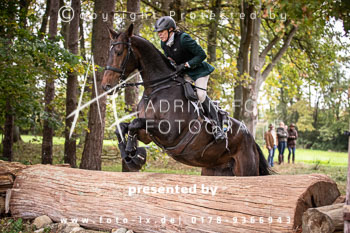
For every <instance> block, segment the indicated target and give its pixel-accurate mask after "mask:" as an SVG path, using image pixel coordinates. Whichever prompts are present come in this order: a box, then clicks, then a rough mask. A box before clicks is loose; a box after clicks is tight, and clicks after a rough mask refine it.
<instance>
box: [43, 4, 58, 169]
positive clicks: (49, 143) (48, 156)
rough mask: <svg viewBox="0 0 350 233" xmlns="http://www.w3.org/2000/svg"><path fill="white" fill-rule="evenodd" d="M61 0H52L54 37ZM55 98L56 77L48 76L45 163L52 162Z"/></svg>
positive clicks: (50, 36)
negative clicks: (52, 121)
mask: <svg viewBox="0 0 350 233" xmlns="http://www.w3.org/2000/svg"><path fill="white" fill-rule="evenodd" d="M58 8H59V1H58V0H51V10H50V23H49V38H50V39H54V37H55V36H56V35H57V20H58ZM54 98H55V79H54V77H46V84H45V97H44V101H45V113H46V119H44V127H43V143H42V152H41V161H42V163H43V164H52V147H53V134H54V129H53V126H52V123H50V121H51V120H52V118H53V116H54V108H53V100H54Z"/></svg>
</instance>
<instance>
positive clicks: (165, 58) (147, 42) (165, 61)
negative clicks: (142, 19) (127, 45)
mask: <svg viewBox="0 0 350 233" xmlns="http://www.w3.org/2000/svg"><path fill="white" fill-rule="evenodd" d="M134 37H136V38H139V39H141V40H142V41H143V42H145V43H146V44H147V45H148V46H149V47H150V48H152V49H153V50H154V51H156V52H157V53H158V54H159V55H160V57H161V58H162V60H163V61H164V63H165V64H166V65H167V66H168V68H169V69H171V70H175V68H174V66H173V65H172V64H171V63H170V61H169V59H168V58H167V57H165V55H164V54H163V53H162V52H161V51H159V49H157V48H156V46H154V45H153V44H152V43H151V42H149V41H148V40H146V39H145V38H143V37H142V36H138V35H134Z"/></svg>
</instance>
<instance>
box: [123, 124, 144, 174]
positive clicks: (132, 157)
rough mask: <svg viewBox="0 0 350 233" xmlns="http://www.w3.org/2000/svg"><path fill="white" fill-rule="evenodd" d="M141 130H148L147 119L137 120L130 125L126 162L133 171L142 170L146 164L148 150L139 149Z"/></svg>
mask: <svg viewBox="0 0 350 233" xmlns="http://www.w3.org/2000/svg"><path fill="white" fill-rule="evenodd" d="M141 129H146V119H145V118H136V119H134V120H133V121H132V122H131V123H130V124H129V125H128V130H129V133H128V140H127V143H126V148H125V152H126V154H127V156H126V157H125V159H124V161H125V163H126V165H127V166H128V167H129V168H130V169H131V170H140V169H141V167H142V166H143V165H144V164H145V163H146V156H147V154H146V149H145V148H144V147H137V132H138V131H139V130H141Z"/></svg>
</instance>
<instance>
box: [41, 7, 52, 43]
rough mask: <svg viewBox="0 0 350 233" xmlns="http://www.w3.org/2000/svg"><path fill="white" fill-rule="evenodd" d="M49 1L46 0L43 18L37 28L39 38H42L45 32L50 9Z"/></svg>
mask: <svg viewBox="0 0 350 233" xmlns="http://www.w3.org/2000/svg"><path fill="white" fill-rule="evenodd" d="M50 3H51V0H46V9H45V13H44V15H43V20H42V22H41V27H40V30H39V37H40V38H44V35H45V34H46V28H47V21H48V18H49V14H50V10H51V9H50Z"/></svg>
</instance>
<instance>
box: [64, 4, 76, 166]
mask: <svg viewBox="0 0 350 233" xmlns="http://www.w3.org/2000/svg"><path fill="white" fill-rule="evenodd" d="M71 7H72V9H73V10H74V15H75V16H78V15H80V0H72V3H71ZM79 19H80V17H74V18H73V19H72V21H71V22H70V24H69V36H68V49H69V51H70V52H71V53H73V54H76V55H77V54H78V51H79V49H78V47H79V46H78V42H79ZM77 87H78V79H77V75H76V74H74V73H72V72H68V78H67V90H66V116H68V115H69V114H71V113H72V112H73V111H74V110H75V109H76V108H77ZM73 120H74V117H70V118H66V128H65V142H64V162H65V163H69V164H70V165H71V167H76V166H77V165H76V135H75V134H74V133H73V134H72V137H70V130H71V127H72V123H73Z"/></svg>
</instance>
